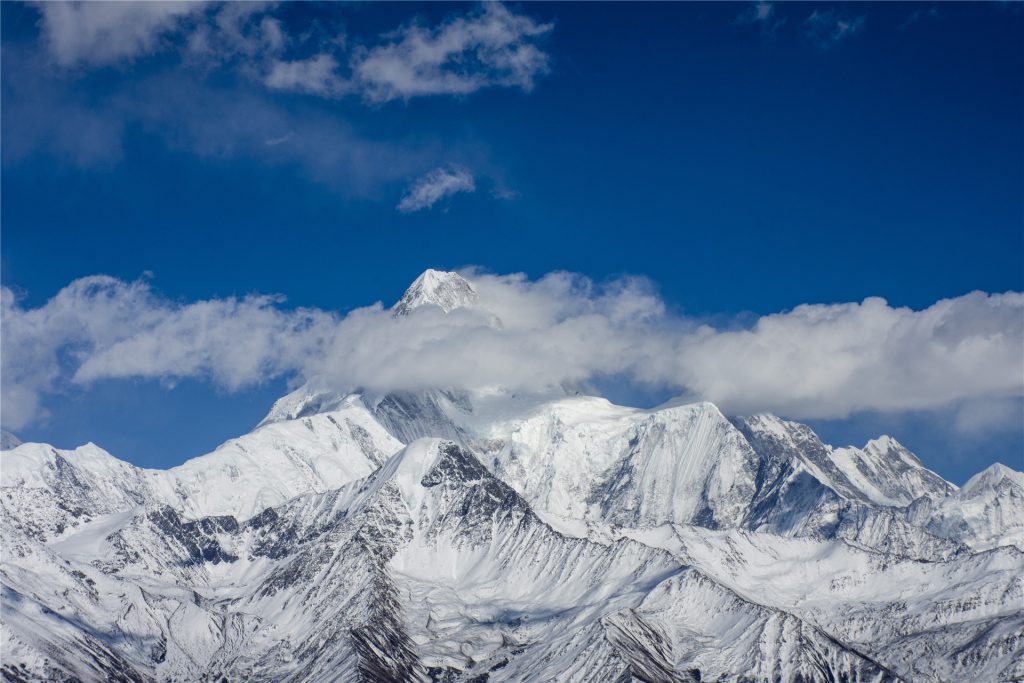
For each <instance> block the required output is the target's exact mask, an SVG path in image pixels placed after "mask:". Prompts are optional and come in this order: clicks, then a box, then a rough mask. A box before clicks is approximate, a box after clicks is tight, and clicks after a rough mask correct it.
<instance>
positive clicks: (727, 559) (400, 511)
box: [0, 270, 1024, 683]
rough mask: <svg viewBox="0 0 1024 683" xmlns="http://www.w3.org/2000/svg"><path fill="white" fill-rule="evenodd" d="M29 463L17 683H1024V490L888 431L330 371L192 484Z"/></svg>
mask: <svg viewBox="0 0 1024 683" xmlns="http://www.w3.org/2000/svg"><path fill="white" fill-rule="evenodd" d="M484 303H485V302H481V300H480V297H479V295H478V294H477V292H476V290H475V288H474V287H473V285H472V284H471V283H470V282H469V281H467V280H465V279H464V278H462V277H461V276H459V275H457V274H455V273H446V272H442V271H433V270H431V271H427V272H425V273H424V274H423V275H421V276H420V278H418V279H417V280H416V282H414V283H413V285H412V286H411V287H410V288H409V290H408V291H407V292H406V294H405V296H403V297H402V299H401V300H400V301H399V302H398V303H397V304H396V305H395V306H394V307H393V308H392V311H393V314H394V315H395V316H408V315H416V314H417V310H418V309H420V308H423V307H429V306H434V307H438V308H440V309H441V310H442V311H444V312H446V313H447V312H450V311H452V310H455V309H457V308H464V307H475V308H481V307H482V306H483V305H484ZM493 324H495V325H498V326H500V321H498V320H494V321H493ZM2 446H3V448H2V450H0V525H2V562H0V584H2V589H3V596H2V610H0V655H2V664H0V674H2V676H3V678H4V680H10V681H50V680H62V681H63V680H66V681H71V680H77V681H204V680H209V681H220V680H249V681H424V682H426V681H445V682H450V683H455V682H459V681H465V682H469V681H474V682H478V683H479V682H482V681H489V682H495V683H497V682H499V681H580V682H583V681H608V682H609V683H611V682H615V683H618V682H619V681H631V680H632V681H650V682H660V681H665V682H671V681H680V682H683V681H686V682H696V681H736V682H739V681H758V682H760V681H765V682H772V683H774V682H775V681H783V682H787V683H789V682H794V683H795V682H810V681H850V682H853V681H865V682H867V681H875V682H881V681H908V682H909V681H929V682H931V681H961V680H975V681H1013V680H1024V571H1022V570H1024V474H1022V473H1021V472H1018V471H1015V470H1013V469H1011V468H1008V467H1005V466H1003V465H993V466H992V467H989V468H988V469H986V470H985V471H983V472H981V473H979V474H977V475H976V476H975V477H973V478H972V479H971V480H970V481H968V482H967V484H966V485H964V486H963V487H962V488H958V487H956V486H954V485H953V484H951V483H949V482H946V481H945V480H943V479H942V478H941V477H940V476H939V475H937V474H935V473H934V472H932V471H930V470H928V469H927V468H926V467H924V465H923V464H922V463H921V461H920V460H919V459H918V458H917V457H916V456H915V455H914V454H913V453H911V452H910V451H909V450H908V449H907V448H905V447H904V446H903V445H901V444H900V443H899V442H897V441H896V440H895V439H892V438H891V437H887V436H882V437H879V438H877V439H875V440H872V441H870V442H869V443H868V444H866V445H865V446H864V447H861V448H858V447H844V448H835V447H833V446H831V445H828V444H826V443H823V442H822V440H821V439H820V438H819V437H818V436H817V435H816V434H815V433H814V432H813V430H811V429H810V428H809V427H807V426H806V425H802V424H799V423H795V422H791V421H788V420H784V419H781V418H779V417H776V416H773V415H767V414H761V415H753V416H729V415H726V414H724V413H723V412H722V411H721V410H719V408H718V407H717V406H715V405H713V404H711V403H707V402H698V403H670V404H666V405H664V406H659V407H655V408H651V409H640V408H632V407H627V406H618V405H615V404H613V403H611V402H609V401H608V400H606V399H604V398H601V397H599V396H594V395H590V394H589V393H588V392H587V391H586V389H585V388H581V387H565V386H551V387H548V388H546V389H543V390H539V391H535V392H513V391H510V390H505V389H502V388H500V387H496V388H490V389H486V390H480V389H476V390H466V389H459V388H453V387H440V388H435V389H429V390H419V391H392V392H386V393H382V394H381V393H374V392H371V391H365V390H361V389H358V388H357V389H355V390H351V389H345V390H338V389H337V388H336V387H332V386H331V384H330V383H329V382H327V381H326V380H322V379H317V378H313V379H311V380H310V381H308V382H307V383H306V384H305V385H304V386H302V387H300V388H298V389H296V390H295V391H293V392H291V393H290V394H288V395H287V396H284V397H282V398H281V399H280V400H278V401H277V402H276V403H275V404H274V406H273V407H272V408H271V409H270V411H269V413H268V414H267V416H266V418H265V419H264V420H263V421H262V422H260V424H259V425H257V426H256V428H255V429H253V431H251V432H250V433H248V434H245V435H242V436H239V437H237V438H235V439H231V440H229V441H227V442H226V443H224V444H223V445H221V446H220V447H218V448H217V449H215V450H214V451H213V452H211V453H209V454H207V455H203V456H200V457H197V458H194V459H192V460H189V461H188V462H186V463H184V464H183V465H180V466H178V467H174V468H171V469H168V470H148V469H142V468H138V467H135V466H133V465H131V464H129V463H127V462H124V461H121V460H119V459H117V458H116V457H114V456H113V455H111V454H109V453H107V452H106V451H104V450H103V449H102V448H100V447H99V446H96V445H94V444H87V445H84V446H81V447H79V448H76V449H73V450H63V449H58V448H55V447H53V446H50V445H47V444H39V443H20V442H19V441H18V440H17V439H16V438H15V437H13V435H9V434H6V433H5V434H4V439H3V444H2Z"/></svg>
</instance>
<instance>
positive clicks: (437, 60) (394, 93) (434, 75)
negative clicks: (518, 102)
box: [352, 3, 553, 102]
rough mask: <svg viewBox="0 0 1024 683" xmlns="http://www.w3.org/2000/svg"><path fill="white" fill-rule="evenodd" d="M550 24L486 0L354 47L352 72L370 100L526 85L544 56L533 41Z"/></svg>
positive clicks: (543, 69)
mask: <svg viewBox="0 0 1024 683" xmlns="http://www.w3.org/2000/svg"><path fill="white" fill-rule="evenodd" d="M552 28H553V25H552V24H541V23H538V22H537V21H535V20H534V19H532V18H530V17H528V16H526V15H523V14H514V13H512V12H511V11H510V10H509V9H508V8H506V7H505V6H504V5H501V4H499V3H487V4H485V5H483V6H482V8H481V9H480V10H479V11H477V12H474V13H472V14H470V15H469V16H465V17H455V18H452V19H450V20H448V21H446V22H444V23H443V24H441V25H440V26H437V27H436V28H428V27H424V26H421V25H419V24H412V25H410V26H407V27H405V28H404V29H401V30H399V31H398V32H397V35H396V39H395V40H392V41H391V42H389V43H386V44H384V45H379V46H376V47H372V48H369V49H365V50H362V51H360V52H358V53H356V55H355V56H354V58H353V61H352V72H353V78H354V79H355V80H356V81H357V82H358V83H359V84H360V89H361V91H362V92H363V93H364V95H365V96H366V97H367V98H368V99H370V100H373V101H376V102H386V101H389V100H394V99H409V98H410V97H417V96H422V95H444V94H446V95H466V94H469V93H472V92H475V91H477V90H480V89H481V88H486V87H491V86H505V87H516V88H521V89H523V90H530V89H531V88H533V85H534V82H535V81H536V79H537V78H538V77H539V76H541V75H543V74H545V73H547V71H548V68H549V61H550V60H549V57H548V55H547V54H546V53H545V52H544V51H543V50H541V49H540V47H538V45H537V43H536V41H537V39H539V38H540V37H542V36H544V35H545V34H547V33H549V32H550V31H551V30H552Z"/></svg>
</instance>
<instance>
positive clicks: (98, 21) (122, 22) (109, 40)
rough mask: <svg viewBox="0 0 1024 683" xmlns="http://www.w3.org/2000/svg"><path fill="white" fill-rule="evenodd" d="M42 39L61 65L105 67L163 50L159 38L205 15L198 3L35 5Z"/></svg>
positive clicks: (68, 3)
mask: <svg viewBox="0 0 1024 683" xmlns="http://www.w3.org/2000/svg"><path fill="white" fill-rule="evenodd" d="M36 7H38V8H39V11H40V12H42V17H43V21H42V27H43V36H44V39H45V41H46V44H47V47H48V48H49V51H50V54H51V55H52V56H53V58H54V60H55V61H57V63H59V64H62V65H64V66H73V65H77V64H92V65H107V64H113V63H115V62H118V61H121V60H131V59H134V58H136V57H139V56H140V55H144V54H150V53H153V52H156V51H158V50H160V49H163V48H164V47H166V45H165V44H164V42H163V41H164V39H165V38H166V37H167V36H168V35H169V34H171V33H174V32H176V31H178V30H179V29H181V28H182V27H184V26H185V24H186V23H187V20H188V19H190V18H191V17H195V16H197V15H200V14H202V13H204V12H205V11H206V10H207V7H208V5H207V3H203V2H40V3H38V4H37V5H36Z"/></svg>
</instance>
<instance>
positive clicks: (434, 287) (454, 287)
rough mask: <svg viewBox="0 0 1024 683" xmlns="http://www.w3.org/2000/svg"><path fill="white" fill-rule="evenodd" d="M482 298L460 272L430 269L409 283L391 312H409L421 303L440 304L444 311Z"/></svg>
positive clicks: (425, 304)
mask: <svg viewBox="0 0 1024 683" xmlns="http://www.w3.org/2000/svg"><path fill="white" fill-rule="evenodd" d="M478 301H479V296H478V295H477V293H476V289H475V288H474V287H473V285H471V284H470V283H469V281H468V280H466V279H465V278H464V277H462V276H461V275H459V274H458V273H451V272H445V271H440V270H433V269H427V270H425V271H423V273H422V274H421V275H420V276H419V277H418V278H416V280H415V281H414V282H413V283H412V285H410V286H409V289H408V290H406V292H405V294H404V295H403V296H402V298H401V299H399V301H398V303H396V304H395V305H394V306H392V307H391V312H392V315H395V316H403V315H409V313H411V312H412V311H413V310H414V309H416V308H420V307H421V306H437V307H438V308H440V309H441V310H442V311H444V312H445V313H450V312H452V311H454V310H455V309H456V308H468V307H471V306H474V305H475V304H476V303H477V302H478Z"/></svg>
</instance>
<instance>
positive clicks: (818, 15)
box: [804, 9, 865, 50]
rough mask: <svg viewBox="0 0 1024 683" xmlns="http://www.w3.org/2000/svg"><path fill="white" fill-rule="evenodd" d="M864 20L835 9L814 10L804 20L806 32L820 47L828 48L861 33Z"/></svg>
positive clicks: (861, 17)
mask: <svg viewBox="0 0 1024 683" xmlns="http://www.w3.org/2000/svg"><path fill="white" fill-rule="evenodd" d="M864 20H865V18H864V17H863V16H860V17H851V16H849V15H846V14H843V13H840V12H838V11H836V10H833V9H830V10H814V11H813V12H811V14H810V15H809V16H808V17H807V19H805V20H804V33H805V34H806V35H807V37H808V38H809V39H810V40H811V42H813V43H814V44H815V45H817V46H818V48H819V49H822V50H827V49H829V48H831V47H833V46H835V45H838V44H839V43H841V42H843V41H845V40H846V39H847V38H851V37H852V36H855V35H857V34H858V33H860V31H861V29H863V28H864Z"/></svg>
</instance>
